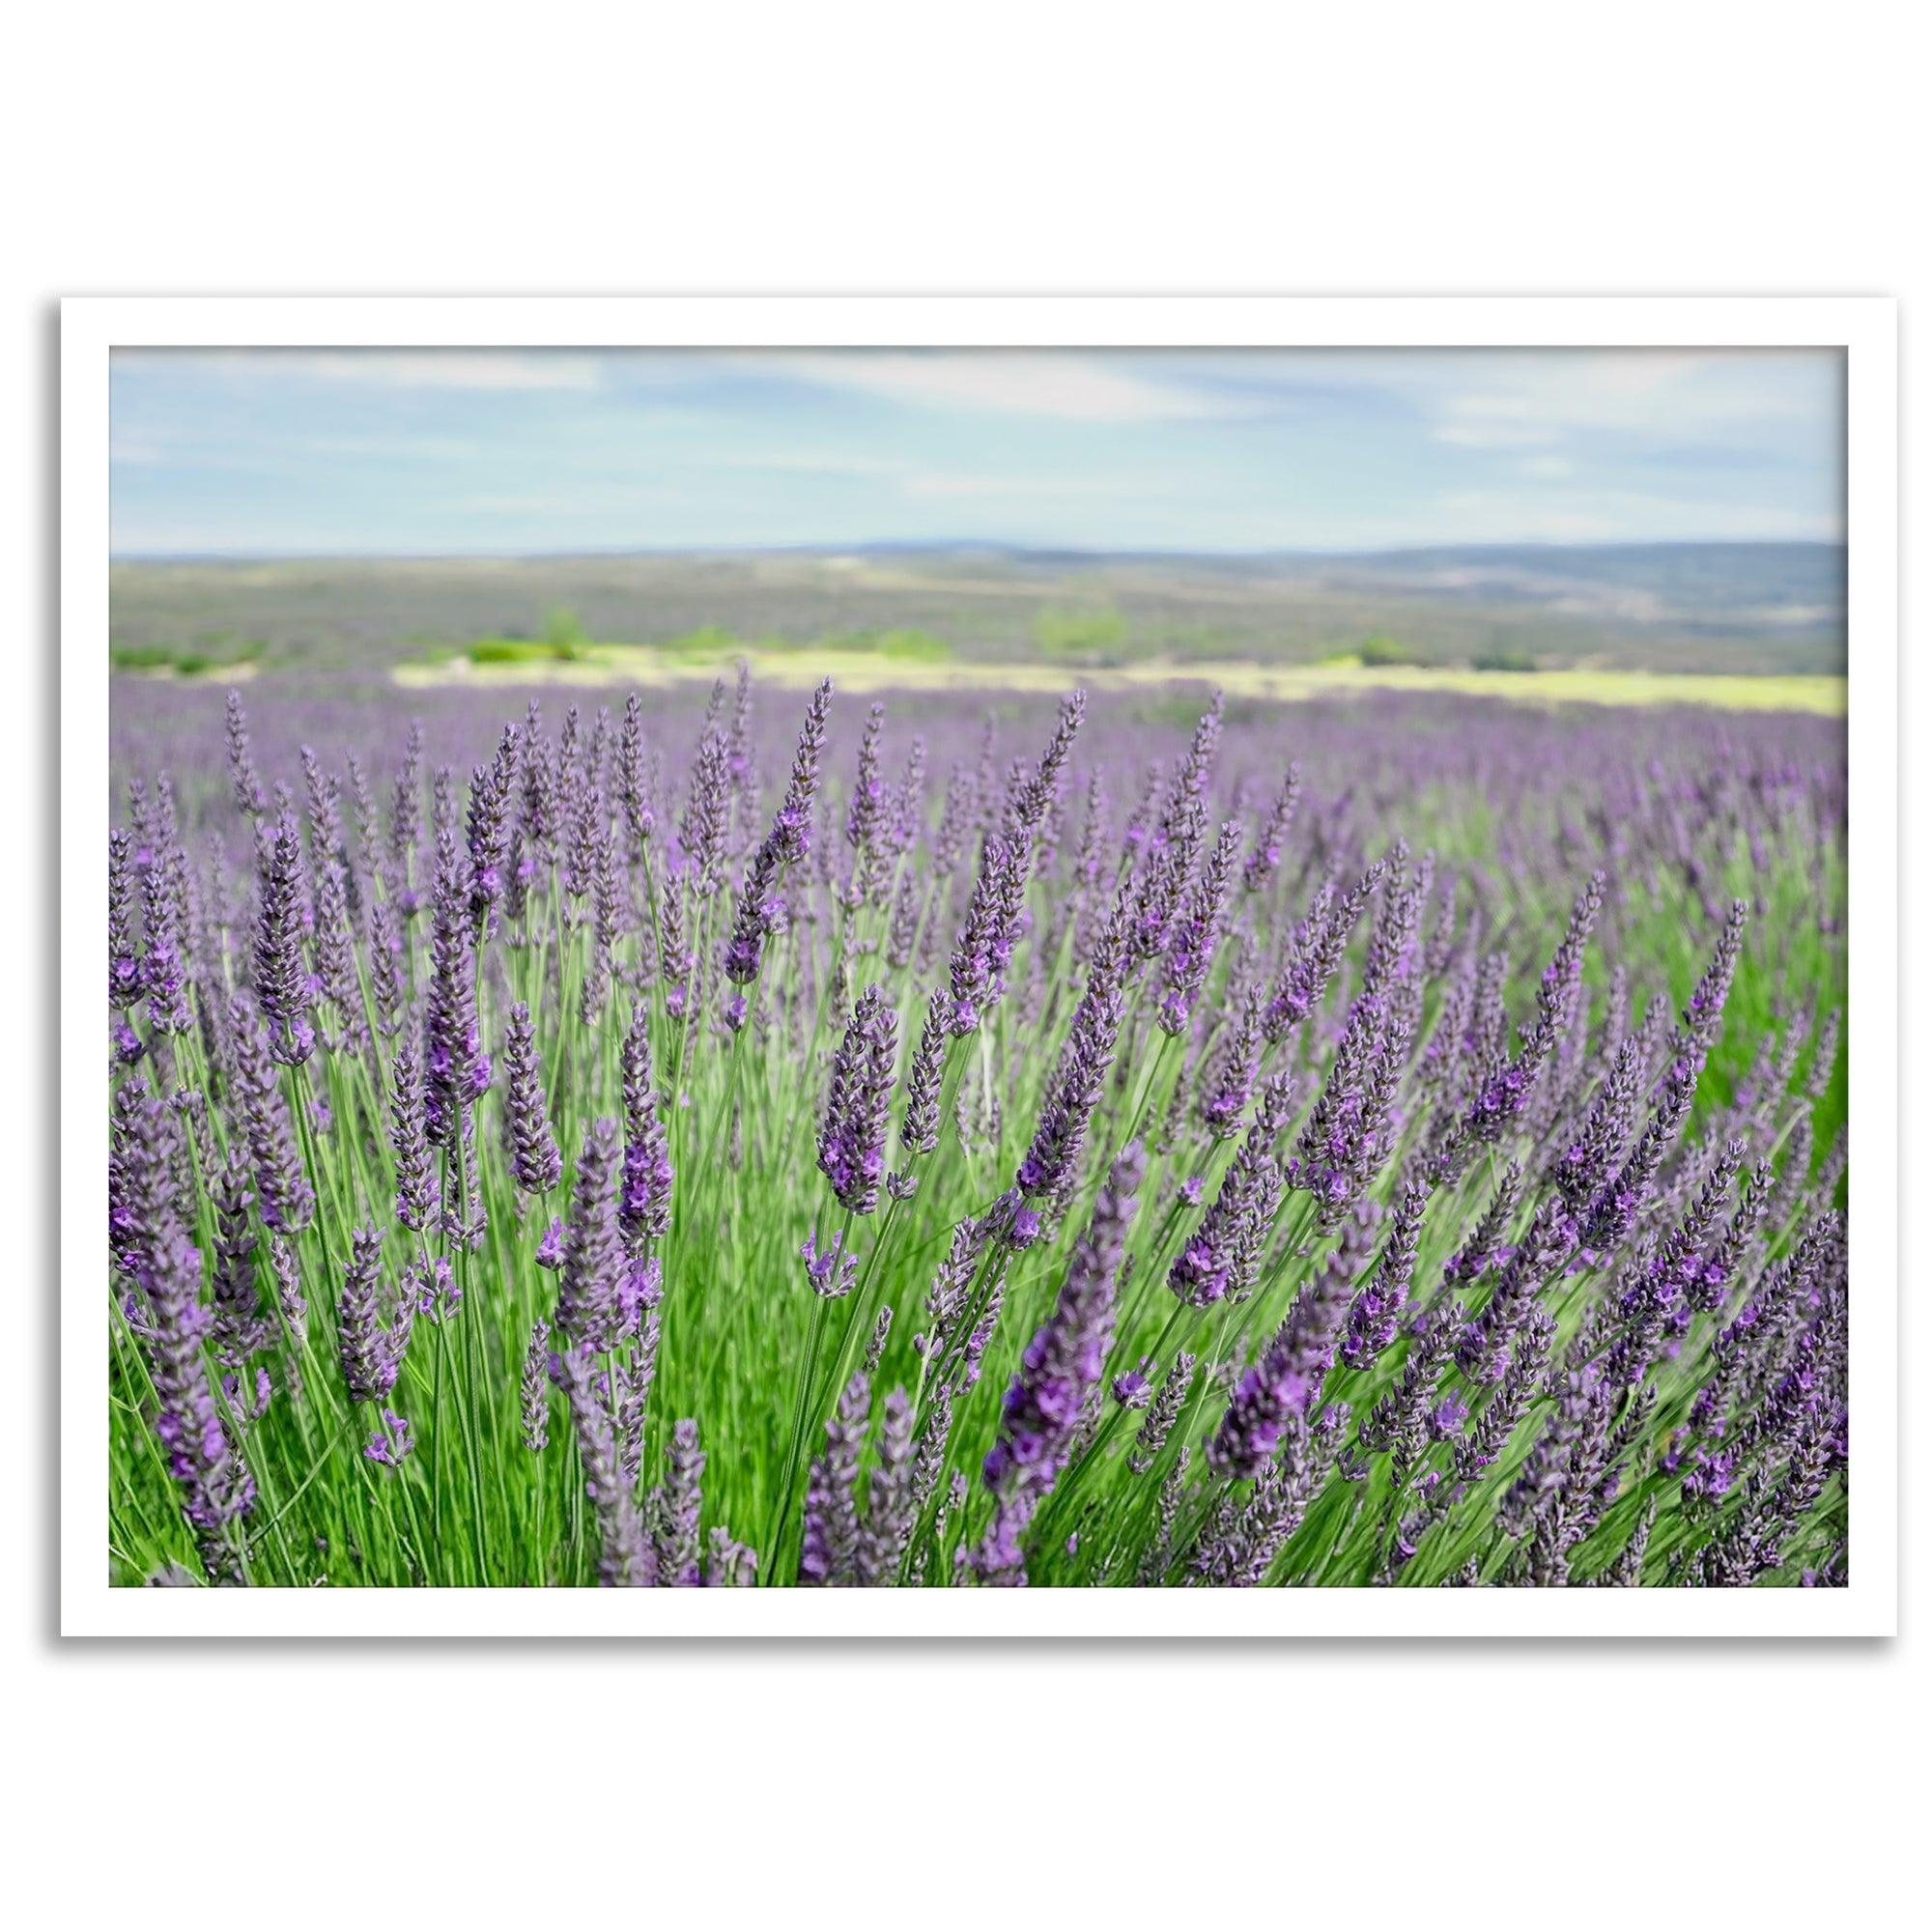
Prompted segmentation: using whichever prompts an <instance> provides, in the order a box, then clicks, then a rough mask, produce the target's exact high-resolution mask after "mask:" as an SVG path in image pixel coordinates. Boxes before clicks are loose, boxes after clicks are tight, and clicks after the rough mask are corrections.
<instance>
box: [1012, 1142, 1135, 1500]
mask: <svg viewBox="0 0 1932 1932" xmlns="http://www.w3.org/2000/svg"><path fill="white" fill-rule="evenodd" d="M1146 1173H1147V1156H1146V1154H1145V1153H1144V1152H1143V1151H1142V1148H1141V1144H1140V1143H1139V1142H1138V1141H1134V1142H1131V1143H1129V1145H1128V1146H1127V1147H1126V1148H1125V1149H1124V1150H1123V1151H1122V1153H1121V1154H1120V1156H1119V1158H1118V1159H1116V1161H1115V1162H1114V1165H1113V1168H1112V1170H1111V1171H1110V1172H1109V1174H1108V1176H1107V1179H1106V1183H1105V1184H1104V1185H1103V1186H1102V1188H1101V1189H1100V1193H1099V1196H1098V1198H1097V1199H1096V1200H1095V1202H1094V1219H1093V1222H1092V1224H1091V1226H1090V1227H1089V1228H1088V1230H1087V1233H1086V1234H1085V1235H1084V1236H1082V1237H1081V1239H1080V1240H1079V1241H1078V1242H1077V1243H1076V1244H1075V1247H1074V1250H1073V1258H1072V1260H1071V1261H1070V1263H1069V1264H1068V1265H1067V1270H1066V1279H1065V1283H1064V1284H1063V1285H1062V1287H1061V1291H1060V1298H1059V1300H1058V1302H1057V1303H1056V1305H1055V1307H1054V1311H1053V1313H1052V1314H1051V1315H1049V1316H1048V1317H1047V1319H1046V1321H1044V1322H1043V1323H1042V1324H1041V1325H1040V1327H1039V1329H1038V1331H1037V1333H1036V1334H1035V1336H1034V1338H1033V1340H1032V1341H1031V1342H1030V1343H1029V1344H1028V1345H1027V1349H1026V1352H1025V1353H1024V1354H1023V1355H1022V1356H1021V1357H1020V1366H1019V1370H1018V1372H1017V1373H1016V1374H1015V1375H1014V1377H1013V1379H1012V1384H1011V1386H1010V1387H1009V1389H1008V1391H1007V1397H1006V1401H1005V1403H1004V1405H1003V1406H1002V1408H1001V1413H1000V1435H999V1439H998V1440H997V1441H996V1442H995V1443H994V1445H993V1447H992V1448H991V1450H989V1451H988V1452H987V1456H986V1461H985V1465H984V1468H983V1471H982V1474H983V1476H984V1479H985V1483H986V1487H987V1488H988V1489H989V1490H992V1491H994V1492H996V1493H1004V1492H1010V1491H1013V1490H1019V1489H1031V1490H1034V1491H1037V1492H1045V1491H1047V1490H1050V1489H1051V1488H1052V1487H1053V1485H1054V1482H1055V1481H1056V1479H1057V1478H1058V1477H1059V1474H1060V1472H1061V1470H1062V1469H1063V1468H1064V1467H1065V1463H1066V1459H1067V1456H1068V1455H1069V1454H1070V1453H1071V1450H1072V1445H1073V1435H1074V1431H1075V1429H1076V1428H1077V1426H1078V1424H1079V1421H1080V1417H1081V1413H1082V1411H1083V1410H1084V1409H1085V1407H1086V1406H1087V1402H1088V1399H1089V1397H1090V1396H1091V1395H1092V1394H1093V1393H1094V1391H1096V1390H1097V1389H1098V1388H1099V1385H1100V1378H1101V1368H1102V1364H1103V1363H1104V1362H1105V1360H1106V1354H1107V1350H1108V1347H1109V1345H1110V1344H1111V1343H1112V1341H1113V1334H1114V1289H1115V1276H1116V1275H1117V1274H1118V1273H1119V1272H1120V1266H1121V1261H1122V1256H1123V1255H1124V1253H1125V1251H1126V1240H1127V1230H1128V1229H1129V1227H1130V1226H1131V1225H1132V1223H1133V1217H1134V1209H1135V1208H1136V1206H1137V1205H1138V1202H1137V1196H1138V1194H1139V1190H1140V1185H1141V1181H1142V1179H1143V1178H1144V1177H1145V1175H1146Z"/></svg>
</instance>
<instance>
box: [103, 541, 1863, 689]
mask: <svg viewBox="0 0 1932 1932" xmlns="http://www.w3.org/2000/svg"><path fill="white" fill-rule="evenodd" d="M111 625H112V634H111V638H110V643H109V649H110V654H111V658H112V662H113V664H114V666H115V668H116V669H117V670H119V671H122V672H126V673H128V674H129V675H132V676H136V677H165V678H183V679H194V678H205V679H209V680H215V681H222V682H227V683H232V682H235V681H237V680H238V679H240V678H249V677H254V676H258V675H262V674H264V673H268V674H273V675H277V676H285V677H291V678H294V679H297V680H299V681H309V680H314V681H318V682H321V681H326V682H327V683H329V684H331V685H334V686H336V687H337V688H344V687H353V686H355V685H358V684H362V683H374V684H376V685H378V686H381V685H384V684H394V685H400V686H403V687H406V688H408V689H410V690H412V691H413V692H418V693H422V692H429V691H433V690H435V689H438V688H442V687H448V686H460V685H465V684H474V685H483V684H490V685H522V684H561V685H576V686H582V687H586V688H589V687H595V686H599V685H612V686H624V687H628V686H631V685H642V686H647V687H648V686H663V685H671V684H680V683H696V684H699V685H708V684H709V682H710V681H711V680H712V679H713V678H715V677H717V676H718V675H719V674H721V672H728V671H729V670H730V668H732V666H734V665H735V664H736V662H737V661H738V660H740V659H741V658H742V659H746V660H748V661H749V662H750V663H751V664H752V667H753V671H754V673H755V675H756V676H757V678H758V680H759V682H760V683H761V684H768V685H774V686H779V687H786V686H806V685H810V684H811V683H813V682H815V681H816V679H817V678H818V677H820V676H821V675H826V674H830V675H833V676H835V677H837V678H838V681H839V684H840V686H841V688H843V689H849V690H865V691H891V690H903V691H908V692H952V691H960V690H971V689H975V688H978V689H984V690H999V689H1006V690H1011V691H1024V692H1038V693H1046V692H1057V691H1060V690H1063V689H1065V686H1066V685H1067V683H1068V682H1069V681H1072V680H1076V679H1077V680H1078V681H1080V682H1083V683H1085V684H1087V685H1088V686H1089V688H1091V689H1095V690H1109V689H1113V690H1124V691H1147V690H1150V689H1155V688H1158V687H1161V686H1163V685H1166V684H1170V683H1173V682H1176V681H1186V682H1189V683H1197V684H1198V683H1209V684H1214V685H1218V686H1220V687H1221V688H1223V689H1225V690H1226V691H1227V692H1228V693H1229V695H1230V696H1231V697H1237V696H1238V697H1256V698H1260V697H1279V698H1284V699H1306V698H1310V697H1317V696H1325V697H1346V696H1350V695H1351V694H1355V693H1360V692H1366V691H1372V690H1383V689H1395V690H1407V691H1419V692H1436V691H1449V692H1457V693H1462V694H1465V695H1471V696H1495V697H1504V698H1510V699H1514V700H1528V701H1535V702H1540V703H1556V702H1571V701H1576V702H1585V703H1613V704H1615V703H1645V704H1649V703H1661V702H1662V703H1667V702H1683V703H1696V704H1715V705H1719V706H1721V707H1728V708H1737V709H1750V710H1758V709H1774V710H1799V711H1812V712H1822V713H1827V714H1830V713H1833V712H1837V711H1841V710H1842V709H1843V706H1844V675H1843V673H1844V663H1845V630H1844V554H1843V551H1842V549H1841V548H1838V547H1836V546H1832V545H1826V544H1757V545H1753V544H1687V545H1649V546H1605V547H1596V548H1577V547H1572V548H1565V549H1539V548H1534V547H1527V548H1518V549H1471V550H1460V551H1458V550H1440V551H1414V552H1403V553H1391V554H1387V555H1383V556H1378V557H1369V556H1332V557H1308V556H1287V555H1284V556H1254V557H1231V556H1213V555H1209V556H1168V557H1161V556H1120V555H1099V554H1094V555H1069V554H1049V553H1037V552H1022V551H1010V550H1002V549H998V548H994V547H990V546H977V547H965V548H955V549H949V550H942V551H932V552H921V551H913V550H900V549H875V550H870V551H861V552H852V553H834V552H774V553H740V554H724V553H720V554H685V555H655V554H640V555H628V556H606V557H577V558H570V557H545V558H502V559H478V558H423V559H328V558H324V559H279V560H252V561H160V560H147V561H124V562H121V563H117V564H116V565H115V566H114V567H113V575H112V619H111Z"/></svg>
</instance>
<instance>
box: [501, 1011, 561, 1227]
mask: <svg viewBox="0 0 1932 1932" xmlns="http://www.w3.org/2000/svg"><path fill="white" fill-rule="evenodd" d="M503 1075H504V1087H503V1106H504V1111H505V1113H506V1115H507V1117H508V1121H509V1129H510V1147H511V1170H512V1172H513V1173H514V1174H515V1175H516V1177H517V1185H518V1186H519V1187H521V1188H522V1189H523V1190H524V1192H525V1193H526V1194H548V1193H549V1192H550V1190H551V1189H552V1188H553V1187H554V1186H555V1185H556V1184H557V1182H558V1181H559V1180H560V1179H562V1178H563V1156H562V1155H561V1154H560V1153H559V1152H558V1151H557V1147H556V1136H555V1135H554V1133H552V1132H551V1125H550V1108H549V1106H548V1104H547V1103H546V1102H545V1100H544V1091H543V1074H542V1069H541V1067H540V1066H539V1065H538V1061H537V1038H536V1029H535V1028H534V1027H533V1026H532V1025H531V1024H530V1009H529V1008H528V1007H526V1005H525V1004H524V1003H523V1002H522V1001H521V1000H519V1001H518V1002H517V1004H516V1005H515V1006H513V1007H512V1008H511V1009H510V1025H509V1031H508V1032H507V1034H506V1035H505V1036H504V1038H503Z"/></svg>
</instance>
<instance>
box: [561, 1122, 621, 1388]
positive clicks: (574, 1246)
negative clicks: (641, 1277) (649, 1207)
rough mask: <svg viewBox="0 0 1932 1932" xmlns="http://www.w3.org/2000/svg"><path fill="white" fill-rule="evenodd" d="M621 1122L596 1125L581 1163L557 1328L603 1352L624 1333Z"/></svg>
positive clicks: (565, 1243)
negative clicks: (621, 1314)
mask: <svg viewBox="0 0 1932 1932" xmlns="http://www.w3.org/2000/svg"><path fill="white" fill-rule="evenodd" d="M617 1161H618V1155H617V1123H616V1122H614V1121H607V1120H598V1121H593V1122H591V1123H590V1126H589V1127H588V1129H587V1130H586V1131H585V1133H584V1136H583V1151H582V1153H580V1154H579V1155H578V1158H577V1185H576V1190H575V1192H574V1194H573V1196H572V1200H571V1218H570V1223H569V1226H568V1227H567V1228H566V1229H565V1230H564V1236H563V1265H562V1268H561V1269H560V1270H559V1272H558V1277H557V1291H556V1325H557V1327H558V1328H559V1329H561V1330H562V1332H563V1333H564V1335H565V1336H567V1337H568V1338H569V1340H570V1342H571V1343H572V1344H575V1345H582V1347H584V1348H587V1349H591V1350H597V1351H599V1352H603V1351H606V1350H609V1349H610V1348H611V1346H612V1344H613V1343H614V1342H615V1340H616V1338H617V1335H618V1333H619V1328H620V1321H619V1310H618V1302H617V1293H618V1279H619V1275H620V1273H621V1272H622V1264H623V1259H624V1245H623V1239H622V1236H621V1234H620V1232H619V1229H618V1225H617V1187H616V1181H617Z"/></svg>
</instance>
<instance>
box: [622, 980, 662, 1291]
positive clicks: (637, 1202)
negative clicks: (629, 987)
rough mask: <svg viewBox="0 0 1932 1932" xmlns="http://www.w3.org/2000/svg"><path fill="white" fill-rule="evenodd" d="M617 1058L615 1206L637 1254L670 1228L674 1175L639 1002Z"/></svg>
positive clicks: (646, 1015)
mask: <svg viewBox="0 0 1932 1932" xmlns="http://www.w3.org/2000/svg"><path fill="white" fill-rule="evenodd" d="M621 1059H622V1063H623V1070H624V1126H625V1131H626V1133H627V1135H628V1138H627V1139H626V1141H625V1143H624V1179H623V1191H622V1195H621V1198H620V1200H619V1203H618V1210H617V1211H618V1221H619V1223H620V1225H621V1226H622V1228H623V1232H624V1243H625V1246H626V1248H627V1249H628V1250H629V1252H631V1253H632V1254H636V1253H638V1252H639V1249H640V1248H641V1247H642V1244H643V1243H644V1242H645V1241H647V1240H662V1239H663V1238H664V1237H665V1236H667V1235H668V1234H669V1233H670V1218H671V1187H672V1183H673V1182H674V1181H675V1179H676V1175H675V1174H674V1172H673V1171H672V1168H671V1163H670V1143H669V1138H668V1135H667V1134H666V1132H665V1126H664V1122H663V1121H662V1120H661V1119H660V1118H659V1114H658V1094H657V1090H656V1088H655V1087H654V1086H653V1085H652V1084H651V1036H650V1015H649V1013H648V1011H647V1009H645V1008H644V1007H642V1006H639V1008H638V1009H637V1010H636V1011H635V1012H634V1013H633V1014H632V1015H631V1026H630V1031H629V1032H628V1033H626V1034H625V1036H624V1044H623V1048H622V1053H621Z"/></svg>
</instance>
